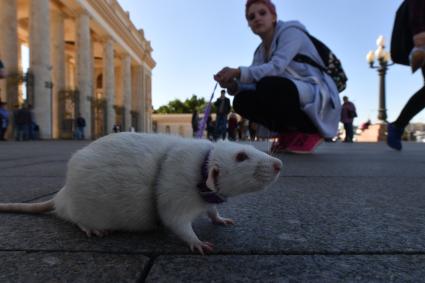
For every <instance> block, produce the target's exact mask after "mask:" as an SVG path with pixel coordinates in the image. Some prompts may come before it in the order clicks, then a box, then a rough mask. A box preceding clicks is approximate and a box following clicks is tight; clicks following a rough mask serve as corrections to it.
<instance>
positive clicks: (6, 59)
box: [0, 0, 19, 109]
mask: <svg viewBox="0 0 425 283" xmlns="http://www.w3.org/2000/svg"><path fill="white" fill-rule="evenodd" d="M16 2H17V0H0V7H1V8H0V26H1V27H2V28H1V32H0V59H1V60H2V62H3V63H4V67H5V72H6V73H7V74H8V75H9V77H8V78H7V79H2V80H0V83H1V84H0V87H1V89H2V91H1V93H0V98H1V100H2V101H6V102H7V104H8V108H9V109H12V108H13V107H14V106H15V105H16V104H17V103H18V93H19V91H18V79H17V77H16V75H18V72H19V62H18V48H19V45H18V26H17V4H16Z"/></svg>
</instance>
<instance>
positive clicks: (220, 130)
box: [214, 89, 231, 140]
mask: <svg viewBox="0 0 425 283" xmlns="http://www.w3.org/2000/svg"><path fill="white" fill-rule="evenodd" d="M214 105H215V107H216V109H217V116H216V119H215V123H216V124H215V134H214V140H217V139H219V138H222V139H223V140H224V139H226V132H227V115H228V114H229V112H230V108H231V105H230V99H228V98H227V97H226V91H225V90H224V89H222V90H221V94H220V97H219V98H217V100H216V101H215V102H214Z"/></svg>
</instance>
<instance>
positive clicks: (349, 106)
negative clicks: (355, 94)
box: [341, 96, 357, 143]
mask: <svg viewBox="0 0 425 283" xmlns="http://www.w3.org/2000/svg"><path fill="white" fill-rule="evenodd" d="M342 100H343V102H344V103H343V104H342V108H341V122H342V123H343V124H344V130H345V139H344V142H350V143H351V142H353V136H354V130H353V121H354V118H356V117H357V112H356V106H355V105H354V103H352V102H351V101H349V100H348V97H347V96H344V97H343V98H342Z"/></svg>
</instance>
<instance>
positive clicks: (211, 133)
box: [207, 114, 215, 141]
mask: <svg viewBox="0 0 425 283" xmlns="http://www.w3.org/2000/svg"><path fill="white" fill-rule="evenodd" d="M214 131H215V123H214V121H213V119H212V116H211V114H210V115H208V118H207V139H209V140H210V141H212V140H214Z"/></svg>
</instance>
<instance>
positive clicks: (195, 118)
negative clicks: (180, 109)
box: [192, 109, 199, 137]
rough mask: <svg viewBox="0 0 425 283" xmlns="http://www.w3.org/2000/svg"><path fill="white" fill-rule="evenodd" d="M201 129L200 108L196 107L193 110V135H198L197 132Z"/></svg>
mask: <svg viewBox="0 0 425 283" xmlns="http://www.w3.org/2000/svg"><path fill="white" fill-rule="evenodd" d="M198 130H199V115H198V110H196V109H194V110H193V111H192V132H193V134H192V135H193V137H195V136H196V133H197V132H198Z"/></svg>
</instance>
